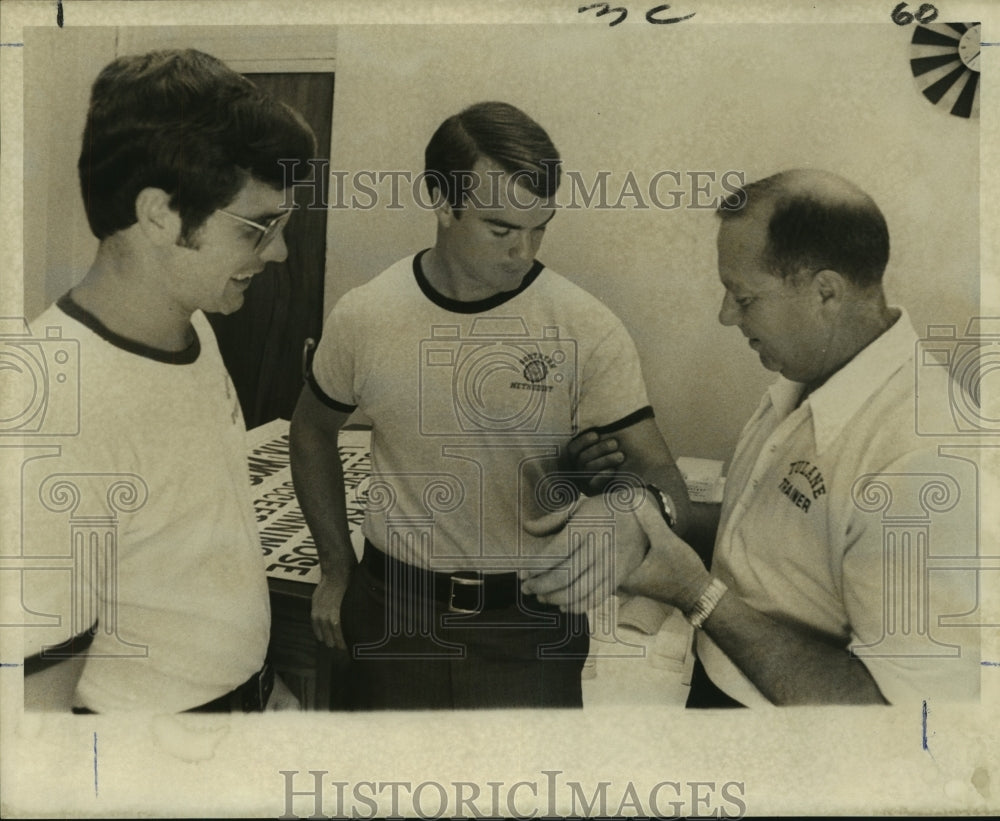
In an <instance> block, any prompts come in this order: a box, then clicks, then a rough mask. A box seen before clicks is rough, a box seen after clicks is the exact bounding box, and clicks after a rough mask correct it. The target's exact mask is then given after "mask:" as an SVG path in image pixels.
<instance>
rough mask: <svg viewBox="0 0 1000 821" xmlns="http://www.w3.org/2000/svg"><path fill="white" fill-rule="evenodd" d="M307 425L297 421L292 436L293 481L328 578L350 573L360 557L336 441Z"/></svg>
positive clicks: (324, 572)
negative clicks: (354, 537)
mask: <svg viewBox="0 0 1000 821" xmlns="http://www.w3.org/2000/svg"><path fill="white" fill-rule="evenodd" d="M328 439H329V437H327V436H324V435H323V434H321V433H318V432H316V431H314V430H311V429H310V428H309V426H307V425H302V424H300V425H295V424H294V422H293V435H292V436H291V437H290V440H291V456H292V481H293V482H294V484H295V493H296V495H297V496H298V499H299V505H300V507H301V508H302V514H303V516H305V520H306V523H307V524H308V525H309V530H310V531H311V532H312V536H313V541H314V542H315V543H316V552H317V554H318V556H319V563H320V569H321V570H322V572H323V575H324V576H326V577H329V578H338V577H343V578H346V577H347V576H349V575H350V573H351V571H352V569H353V568H354V566H355V564H357V557H356V556H355V553H354V547H353V545H352V544H351V533H350V528H349V526H348V523H347V501H346V498H345V496H346V494H345V489H344V469H343V466H342V465H341V462H340V453H339V451H338V449H337V447H336V445H335V444H333V446H332V447H331V443H330V442H329V441H328Z"/></svg>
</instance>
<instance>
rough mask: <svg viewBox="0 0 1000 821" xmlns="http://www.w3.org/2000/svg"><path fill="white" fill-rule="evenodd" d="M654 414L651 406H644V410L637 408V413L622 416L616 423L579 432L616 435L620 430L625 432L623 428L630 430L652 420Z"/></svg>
mask: <svg viewBox="0 0 1000 821" xmlns="http://www.w3.org/2000/svg"><path fill="white" fill-rule="evenodd" d="M655 417H656V414H655V413H654V412H653V406H652V405H646V407H644V408H639V410H637V411H633V412H632V413H630V414H629V415H628V416H623V417H622V418H621V419H619V420H618V421H617V422H609V423H608V424H607V425H597V426H595V427H592V428H587V430H586V431H581V433H587V432H589V431H594V432H595V433H600V434H601V435H604V434H607V433H617V432H618V431H620V430H625V428H630V427H632V425H634V424H636V423H637V422H642V421H643V420H644V419H654V418H655Z"/></svg>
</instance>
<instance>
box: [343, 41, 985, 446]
mask: <svg viewBox="0 0 1000 821" xmlns="http://www.w3.org/2000/svg"><path fill="white" fill-rule="evenodd" d="M909 36H910V35H909V32H908V31H904V30H900V29H899V28H898V27H895V26H893V25H892V24H891V23H886V24H885V25H866V24H858V25H825V26H806V25H774V24H769V25H761V26H759V27H754V26H747V25H740V26H738V27H737V26H727V25H712V26H708V25H704V26H689V27H687V28H683V27H681V26H671V27H669V30H667V28H666V27H654V26H644V27H641V26H636V27H632V28H629V27H627V26H622V27H621V28H620V29H618V30H608V29H604V28H600V27H582V26H579V27H578V26H551V27H546V26H532V27H529V26H513V25H512V26H491V27H478V26H441V27H437V26H395V27H391V28H389V27H345V28H344V29H343V30H342V32H341V35H340V40H339V52H338V75H337V98H336V102H335V105H334V134H333V152H334V153H333V157H334V165H335V167H339V168H340V169H343V170H347V171H348V172H350V173H353V172H355V171H358V170H363V169H400V170H407V169H408V170H411V171H412V172H414V173H416V172H419V171H420V170H421V169H422V167H423V166H422V158H423V149H424V146H425V144H426V142H427V140H428V138H429V137H430V135H431V133H432V132H433V130H434V128H436V126H437V125H438V123H440V121H441V120H442V119H444V118H445V117H447V116H449V115H450V114H452V113H455V112H456V111H458V110H459V109H460V108H462V107H463V106H465V105H467V104H469V103H472V102H475V101H477V100H483V99H501V100H506V101H508V102H511V103H514V104H515V105H517V106H519V107H521V108H523V109H524V110H525V111H527V112H528V113H529V114H531V115H532V116H534V117H535V118H536V119H537V120H538V121H539V122H540V123H541V124H542V125H543V126H544V127H545V128H546V129H547V130H548V131H549V133H550V135H551V136H552V138H553V140H554V142H555V144H556V146H557V147H558V148H559V150H560V152H561V154H562V157H563V160H564V166H565V168H567V169H575V170H578V171H580V172H581V173H582V174H583V176H584V178H586V179H588V180H591V179H593V178H594V177H595V175H596V173H597V172H598V171H599V170H602V169H604V170H608V171H610V172H612V173H611V175H610V177H609V190H610V191H613V192H614V194H615V197H614V198H616V197H617V194H618V192H619V190H620V188H621V186H622V185H623V184H624V181H625V178H626V175H627V173H628V172H629V171H630V170H631V171H633V172H634V173H635V176H636V179H637V180H639V181H640V183H642V184H643V185H645V181H648V180H649V179H650V178H651V177H652V176H653V175H654V174H655V173H656V172H658V171H661V170H676V171H679V172H681V173H682V175H683V174H687V172H691V171H708V172H712V171H714V172H716V174H717V175H721V174H722V173H723V172H724V171H726V170H739V171H743V172H744V173H745V174H746V178H747V179H748V180H750V179H755V178H759V177H762V176H766V175H768V174H770V173H773V172H775V171H778V170H780V169H783V168H790V167H801V166H814V167H819V168H827V169H830V170H832V171H836V172H838V173H841V174H843V175H845V176H847V177H848V178H850V179H853V180H855V181H856V182H858V183H860V184H861V185H862V186H863V187H864V188H866V189H867V190H868V191H869V193H870V194H871V195H872V196H873V197H874V198H875V200H876V201H877V202H878V203H879V204H880V205H881V207H882V208H883V210H884V212H885V214H886V218H887V220H888V222H889V227H890V232H891V236H892V245H893V247H892V260H891V263H890V268H889V271H888V273H887V279H886V285H887V291H888V294H889V296H890V300H891V301H893V302H896V303H900V304H904V305H906V306H907V307H908V308H909V310H910V312H911V314H912V316H913V319H914V322H915V325H916V326H917V329H918V331H920V332H923V329H924V327H925V326H926V325H927V324H928V323H937V324H941V323H957V324H961V325H962V326H963V327H964V324H965V322H967V320H968V318H969V317H970V316H973V315H975V314H976V305H977V301H978V295H979V280H978V270H979V239H978V238H979V220H978V201H979V200H978V191H979V177H978V171H979V169H978V157H979V130H978V121H975V120H973V121H968V120H962V119H959V118H957V117H954V116H950V115H949V114H947V112H944V111H941V110H940V109H938V108H935V107H934V106H932V105H931V104H930V103H929V102H928V101H927V100H925V99H924V98H923V96H922V95H921V94H920V93H919V92H918V90H917V88H916V84H915V82H914V79H913V77H912V75H911V72H910V68H909V56H910V55H909ZM685 179H688V178H685ZM703 182H704V178H703ZM670 187H671V180H670V179H667V180H665V182H664V183H663V187H661V189H660V190H661V199H662V200H663V201H664V202H666V203H669V202H670V201H671V199H670V197H669V195H668V194H667V191H668V190H669V188H670ZM380 191H384V192H385V193H386V194H388V184H386V185H385V187H384V188H380ZM719 193H725V192H724V191H723V190H722V189H721V186H719V185H718V184H717V185H715V186H712V188H711V196H715V195H717V194H719ZM562 194H563V195H564V196H562V197H561V200H562V201H564V202H568V192H567V191H566V189H565V187H564V189H563V191H562ZM701 198H702V200H703V199H705V198H707V197H706V195H702V197H701ZM403 201H404V202H406V200H405V198H404V199H403ZM626 202H627V203H628V204H629V205H630V206H633V205H634V201H632V200H627V201H626ZM691 202H692V195H691V193H690V191H688V193H687V194H685V198H684V202H683V204H684V205H689V204H690V203H691ZM330 228H331V243H330V245H329V247H328V261H329V269H328V281H327V293H326V299H327V307H328V308H329V307H330V306H331V305H332V302H333V301H334V300H335V299H336V298H337V297H338V296H339V295H340V294H342V293H343V292H344V291H346V290H347V289H348V288H350V287H352V286H354V285H356V284H358V283H361V282H363V281H365V280H367V279H369V278H370V277H372V276H373V275H375V274H376V273H378V271H380V270H381V269H382V268H384V267H385V266H386V265H388V264H389V263H391V262H392V261H394V260H395V259H397V258H399V257H401V256H403V255H405V254H407V253H411V252H413V251H415V250H417V249H419V248H422V247H426V246H428V245H430V244H432V243H433V238H434V221H433V217H432V216H431V215H430V214H428V213H427V212H426V211H422V210H421V209H418V208H414V207H409V208H404V209H402V210H398V211H394V210H385V209H383V208H376V209H373V210H371V211H352V210H337V211H335V212H334V213H333V214H332V216H331V223H330ZM715 230H716V222H715V217H714V216H713V214H712V211H711V210H705V209H692V208H687V207H684V208H679V209H676V210H659V209H656V208H650V209H649V210H645V211H643V210H637V209H635V208H634V207H630V208H629V209H627V210H623V211H608V210H597V209H594V208H590V209H580V210H575V211H574V210H566V211H564V212H562V213H560V214H558V215H557V217H556V219H555V221H554V222H553V223H552V225H551V227H550V229H549V231H548V233H547V236H546V239H545V242H544V244H543V246H542V249H541V251H540V253H539V258H540V259H541V260H542V261H543V262H545V263H546V264H548V265H549V266H551V267H552V268H554V269H555V270H557V271H559V272H560V273H563V274H566V275H567V276H569V277H570V278H572V279H573V280H574V281H576V282H577V283H578V284H580V285H582V286H583V287H584V288H586V289H588V290H589V291H591V292H592V293H594V294H596V295H597V296H599V297H600V298H601V299H602V300H603V301H604V302H605V303H606V304H607V305H608V306H609V307H611V308H612V309H613V310H614V311H615V312H616V313H617V314H618V315H619V316H620V317H621V318H622V319H623V321H624V322H625V324H626V325H627V326H628V327H629V329H630V330H631V332H632V333H633V335H634V337H635V339H636V342H637V344H638V346H639V349H640V351H641V355H642V359H643V366H644V370H645V374H646V380H647V383H648V387H649V390H650V396H651V399H652V402H653V405H654V407H655V408H656V410H657V414H658V420H659V422H660V425H661V427H662V428H663V430H664V433H665V434H666V435H667V438H668V441H669V442H670V444H671V446H672V448H673V450H674V452H675V454H680V455H701V456H707V457H712V458H718V459H728V457H729V455H730V454H731V452H732V448H733V445H734V443H735V440H736V437H737V435H738V433H739V429H740V427H741V426H742V424H743V422H744V421H745V420H746V418H747V416H748V415H749V413H750V412H751V411H752V409H753V408H754V407H755V406H756V403H757V401H758V400H759V397H760V394H761V392H762V390H763V388H764V387H765V386H766V385H767V384H768V383H769V382H770V381H771V380H772V379H773V375H772V374H769V373H768V372H766V371H764V370H763V369H762V368H761V366H760V364H759V361H758V359H757V356H756V354H754V353H753V352H752V351H751V350H750V349H749V348H748V347H747V346H746V344H745V343H744V341H743V337H742V336H741V334H740V333H739V331H738V330H735V329H732V328H723V327H722V326H720V325H719V324H718V323H717V320H716V313H717V310H718V305H719V301H720V299H721V296H722V290H721V286H720V285H719V284H718V281H717V279H716V274H715V246H714V237H715ZM386 332H387V333H391V328H387V329H386Z"/></svg>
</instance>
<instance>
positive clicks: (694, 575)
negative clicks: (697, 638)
mask: <svg viewBox="0 0 1000 821" xmlns="http://www.w3.org/2000/svg"><path fill="white" fill-rule="evenodd" d="M635 518H636V520H637V521H638V523H639V525H640V527H642V529H643V532H644V533H645V535H646V538H647V539H648V540H649V545H650V547H649V554H648V557H647V560H646V561H645V562H643V564H642V566H641V567H640V568H638V569H637V570H636V571H635V572H634V573H632V574H630V575H629V576H628V577H626V578H624V579H623V583H622V589H623V590H624V591H625V592H627V593H636V594H639V595H643V596H649V597H650V598H654V599H657V600H659V601H661V602H664V603H665V604H671V605H674V606H675V607H677V608H678V609H679V610H680V611H681V612H682V613H687V612H689V611H690V610H691V608H692V607H694V605H695V602H697V601H698V599H699V597H700V596H701V594H702V593H703V592H704V591H705V588H707V587H708V583H709V582H710V581H711V575H710V574H709V572H708V570H707V569H706V568H705V565H704V563H703V562H702V560H701V558H700V557H699V556H698V554H697V553H696V552H695V550H694V548H693V547H691V546H690V545H689V544H688V543H687V542H685V541H683V540H682V539H681V538H680V537H679V536H678V535H677V534H676V533H674V532H673V531H672V530H671V529H670V528H669V527H668V526H667V523H666V522H665V521H664V520H663V516H661V515H660V511H659V509H658V508H657V507H656V505H654V504H652V503H650V502H648V501H647V502H646V503H644V504H642V505H640V506H639V507H638V508H637V509H636V512H635Z"/></svg>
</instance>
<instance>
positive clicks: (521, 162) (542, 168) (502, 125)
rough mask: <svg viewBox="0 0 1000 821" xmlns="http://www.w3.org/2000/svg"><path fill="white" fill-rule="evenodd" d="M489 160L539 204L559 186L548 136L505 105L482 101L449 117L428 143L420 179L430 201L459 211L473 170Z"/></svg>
mask: <svg viewBox="0 0 1000 821" xmlns="http://www.w3.org/2000/svg"><path fill="white" fill-rule="evenodd" d="M479 159H489V160H492V161H493V162H494V163H496V164H497V165H499V166H500V167H501V168H503V169H504V171H506V172H507V173H508V174H517V175H518V178H517V179H518V182H519V183H520V184H522V185H524V186H525V187H526V188H527V189H528V190H529V191H531V193H532V194H534V195H535V196H536V197H540V198H542V199H545V198H548V197H551V196H553V195H554V194H555V192H556V189H557V188H558V187H559V181H560V173H561V168H560V159H559V152H558V151H557V150H556V147H555V146H554V145H553V144H552V140H551V139H549V135H548V134H547V133H546V132H545V129H543V128H542V127H541V126H540V125H539V124H538V123H536V122H535V121H534V120H533V119H531V117H529V116H528V115H527V114H525V113H524V112H523V111H521V109H519V108H516V107H515V106H512V105H511V104H510V103H502V102H482V103H476V104H475V105H471V106H469V107H468V108H466V109H464V110H463V111H461V112H459V113H458V114H455V115H453V116H451V117H449V118H448V119H447V120H445V121H444V122H443V123H441V125H440V126H438V128H437V131H435V132H434V135H433V136H432V137H431V139H430V142H429V143H427V148H426V150H425V151H424V175H425V177H424V179H425V182H426V185H427V192H428V193H429V194H430V196H431V198H432V199H433V198H434V196H435V192H436V191H437V190H438V189H441V193H442V194H443V196H444V197H445V199H447V201H448V202H449V203H450V204H451V206H452V208H459V209H460V208H461V207H462V204H463V202H464V200H465V197H466V196H467V195H468V193H469V191H470V190H472V188H474V184H473V175H472V167H473V166H474V165H475V164H476V161H477V160H479Z"/></svg>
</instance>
